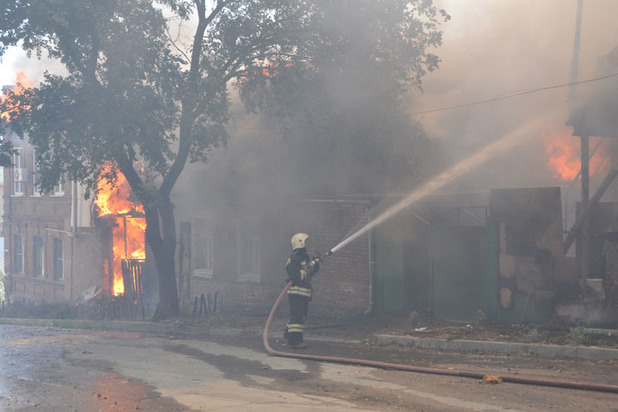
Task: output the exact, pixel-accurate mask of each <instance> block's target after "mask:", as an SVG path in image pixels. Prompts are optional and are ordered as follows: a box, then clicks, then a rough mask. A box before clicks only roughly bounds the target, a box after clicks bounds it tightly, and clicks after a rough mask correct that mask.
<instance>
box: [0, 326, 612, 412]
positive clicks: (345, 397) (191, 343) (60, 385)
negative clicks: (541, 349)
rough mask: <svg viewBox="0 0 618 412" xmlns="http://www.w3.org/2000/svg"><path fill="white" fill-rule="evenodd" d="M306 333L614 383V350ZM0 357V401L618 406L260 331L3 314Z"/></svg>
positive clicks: (47, 405)
mask: <svg viewBox="0 0 618 412" xmlns="http://www.w3.org/2000/svg"><path fill="white" fill-rule="evenodd" d="M309 343H310V344H311V346H310V349H308V351H307V353H316V354H318V353H319V354H328V355H331V356H347V357H365V358H371V359H376V360H383V361H391V362H392V361H394V362H408V363H414V364H418V365H425V366H431V367H435V368H446V369H448V368H452V369H457V370H482V371H487V373H498V374H499V373H508V374H510V375H513V374H521V375H522V376H523V375H525V376H533V377H538V378H543V379H561V380H578V381H586V382H589V381H592V382H599V383H606V384H613V385H617V384H618V364H617V363H616V362H611V361H599V362H590V361H567V360H541V359H537V358H534V357H512V356H502V357H501V356H481V355H459V354H452V353H451V354H445V353H436V352H432V351H423V350H414V349H409V348H381V347H374V346H371V345H367V344H363V343H345V342H333V341H326V340H320V341H314V342H312V341H311V340H309ZM272 345H273V347H275V348H276V349H281V350H283V349H285V347H283V346H282V344H281V342H278V341H277V339H276V337H273V339H272ZM0 359H1V361H0V410H2V411H63V412H64V411H80V412H81V411H84V412H89V411H135V410H143V411H154V412H157V411H190V410H198V411H272V412H278V411H286V412H289V411H290V410H294V411H295V412H302V411H344V412H345V411H359V410H361V411H364V410H367V411H389V410H392V411H428V412H437V411H551V410H555V411H610V412H614V411H618V394H613V393H603V392H591V391H582V390H573V389H562V388H551V387H542V386H531V385H521V384H510V383H497V384H482V383H480V382H479V381H477V380H475V379H470V378H458V377H449V376H440V375H432V374H418V373H410V372H402V371H393V370H384V369H375V368H370V367H361V366H354V365H343V364H336V363H322V362H315V361H301V360H297V359H288V358H281V357H274V356H271V355H269V354H267V353H266V352H265V350H264V349H263V347H262V344H261V338H260V337H259V336H255V335H242V334H241V335H233V334H230V335H227V336H226V335H217V336H210V335H208V334H205V335H204V336H196V335H195V334H193V335H192V336H191V337H188V336H186V335H185V337H182V335H181V334H175V336H171V335H170V334H166V335H154V334H145V333H137V332H119V331H98V330H77V329H71V330H69V329H61V328H47V327H35V326H18V325H0Z"/></svg>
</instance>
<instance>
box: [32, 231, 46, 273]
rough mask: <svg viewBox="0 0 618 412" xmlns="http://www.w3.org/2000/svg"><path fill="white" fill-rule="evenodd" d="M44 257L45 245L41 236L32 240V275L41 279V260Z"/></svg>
mask: <svg viewBox="0 0 618 412" xmlns="http://www.w3.org/2000/svg"><path fill="white" fill-rule="evenodd" d="M44 256H45V244H44V242H43V237H42V236H34V237H33V238H32V274H33V275H34V276H36V277H43V259H44Z"/></svg>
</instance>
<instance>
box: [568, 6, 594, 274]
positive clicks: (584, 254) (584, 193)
mask: <svg viewBox="0 0 618 412" xmlns="http://www.w3.org/2000/svg"><path fill="white" fill-rule="evenodd" d="M583 8H584V0H577V15H576V19H575V39H574V44H573V61H572V63H571V79H570V82H571V83H575V82H576V81H577V78H578V72H579V49H580V40H581V25H582V14H583ZM567 102H568V105H569V110H570V112H571V113H570V114H571V120H573V119H574V116H573V114H574V113H575V111H576V110H578V109H579V108H578V102H577V88H576V86H575V85H574V84H573V85H571V87H570V88H569V92H568V95H567ZM578 120H581V119H578ZM579 138H580V143H581V150H580V159H581V173H580V176H581V207H580V211H579V215H580V217H583V218H584V220H583V221H582V224H581V227H580V230H579V233H578V238H579V242H577V246H578V247H577V252H576V255H577V269H578V275H579V277H580V279H587V278H588V276H589V272H590V219H589V218H588V216H589V215H588V213H589V210H588V209H589V208H590V142H589V136H588V134H587V131H583V132H581V133H580V136H579Z"/></svg>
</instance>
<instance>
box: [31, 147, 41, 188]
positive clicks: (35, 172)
mask: <svg viewBox="0 0 618 412" xmlns="http://www.w3.org/2000/svg"><path fill="white" fill-rule="evenodd" d="M40 194H41V180H40V179H39V169H38V167H37V165H36V151H34V150H33V151H32V195H33V196H39V195H40Z"/></svg>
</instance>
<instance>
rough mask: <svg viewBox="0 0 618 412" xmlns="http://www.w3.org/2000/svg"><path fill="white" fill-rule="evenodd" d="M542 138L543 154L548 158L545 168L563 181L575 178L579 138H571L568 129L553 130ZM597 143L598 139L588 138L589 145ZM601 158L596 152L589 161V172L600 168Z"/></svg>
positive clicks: (579, 168)
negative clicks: (543, 144)
mask: <svg viewBox="0 0 618 412" xmlns="http://www.w3.org/2000/svg"><path fill="white" fill-rule="evenodd" d="M542 138H543V140H544V141H545V153H546V154H547V156H548V157H549V159H548V161H547V165H546V166H547V169H548V170H549V171H550V172H551V173H552V175H553V176H554V177H557V178H559V179H561V180H564V181H571V180H574V179H575V178H577V176H578V174H579V172H580V170H581V159H580V152H581V142H580V139H579V137H577V136H573V134H572V132H571V130H570V129H567V128H553V129H552V130H549V131H547V132H546V133H545V134H544V136H542ZM598 142H599V138H590V144H591V145H596V144H597V143H598ZM591 155H592V153H591ZM602 157H603V156H601V155H599V153H598V152H597V154H596V155H594V156H593V157H592V158H591V159H590V170H597V169H599V168H600V167H602V163H603V160H602Z"/></svg>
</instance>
